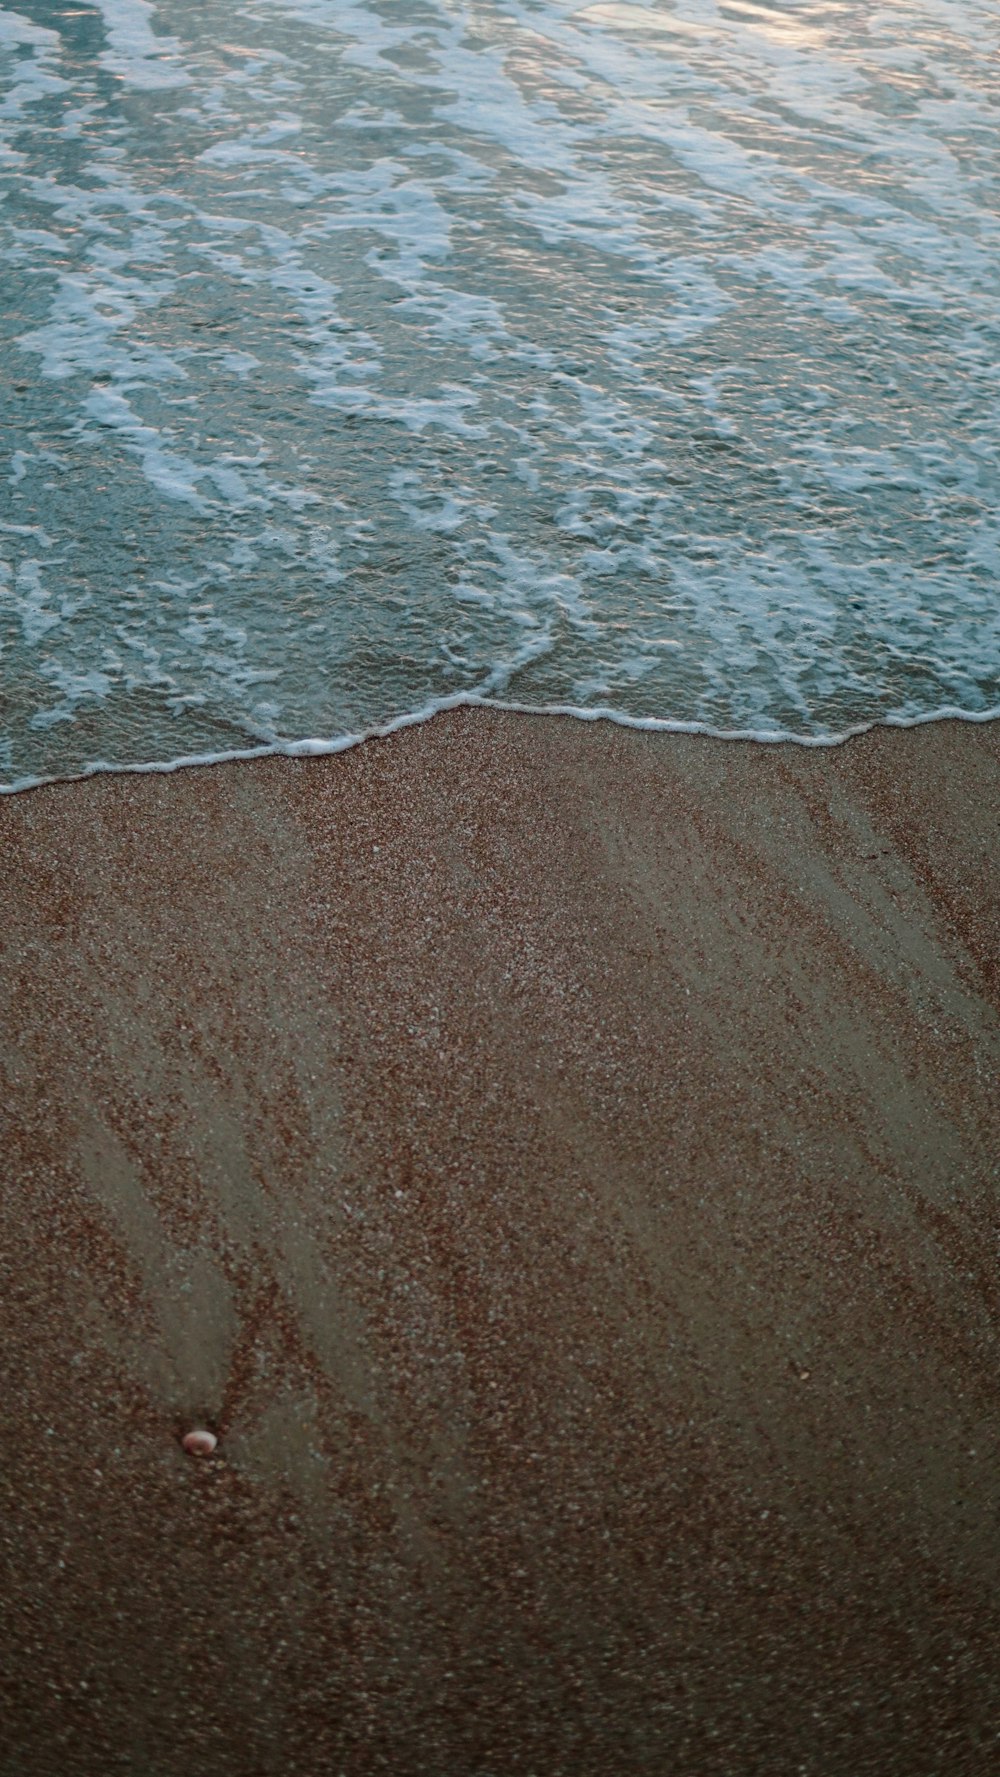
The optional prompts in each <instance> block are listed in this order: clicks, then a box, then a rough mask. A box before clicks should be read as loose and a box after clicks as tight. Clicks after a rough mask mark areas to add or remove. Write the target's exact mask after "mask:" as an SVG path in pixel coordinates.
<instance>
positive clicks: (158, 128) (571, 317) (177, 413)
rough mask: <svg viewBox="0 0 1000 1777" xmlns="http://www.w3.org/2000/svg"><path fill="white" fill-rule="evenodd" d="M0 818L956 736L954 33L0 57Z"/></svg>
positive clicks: (313, 45) (559, 17)
mask: <svg viewBox="0 0 1000 1777" xmlns="http://www.w3.org/2000/svg"><path fill="white" fill-rule="evenodd" d="M0 83H2V84H0V94H2V98H0V191H2V197H3V201H2V204H0V334H2V342H3V359H4V367H5V376H4V386H3V429H2V444H0V490H2V498H0V555H2V558H3V565H2V566H0V782H2V784H3V785H4V786H5V787H8V788H9V787H17V786H19V785H21V784H24V783H28V782H32V781H37V780H38V779H39V778H45V777H48V776H54V775H55V776H58V775H66V774H71V773H75V772H79V771H82V770H86V769H88V768H93V767H95V766H98V765H101V764H117V765H123V764H152V763H154V762H161V763H162V762H168V761H172V760H177V759H184V758H188V757H192V756H205V755H208V756H213V757H214V756H223V755H227V754H231V753H234V752H242V751H247V750H253V749H256V748H259V747H275V746H282V747H290V746H294V745H295V744H296V743H303V742H304V743H306V744H307V747H308V748H312V749H316V748H320V747H326V746H329V745H336V744H341V743H342V742H343V741H344V740H345V739H348V738H350V737H354V736H356V735H358V734H361V733H364V732H369V731H371V730H372V729H373V728H376V727H380V726H385V725H389V724H392V723H395V722H398V721H400V720H402V719H406V718H409V717H412V716H414V715H418V714H422V713H425V712H427V711H429V710H432V709H434V708H437V707H440V706H441V705H442V704H447V703H449V702H452V701H455V700H456V699H459V700H461V699H466V698H473V699H482V700H485V701H490V702H496V703H507V704H513V705H518V706H525V707H529V708H535V709H546V708H570V709H573V710H577V711H579V712H580V713H581V714H593V713H594V712H596V711H601V710H603V711H607V712H610V713H613V714H615V715H617V716H618V717H620V718H622V719H628V720H634V721H642V722H650V723H653V724H664V725H667V726H671V725H676V726H682V727H700V728H707V729H710V730H712V731H716V732H723V733H734V732H738V733H749V734H753V735H757V736H760V737H761V738H773V737H775V736H778V735H793V736H795V737H797V738H800V739H804V740H820V741H822V740H829V739H833V738H836V737H838V736H841V735H843V734H845V733H846V732H848V731H850V730H852V729H853V728H856V727H858V726H863V725H865V724H868V723H870V722H873V721H879V720H882V721H884V720H901V721H911V720H918V719H922V718H925V717H931V716H934V715H939V714H943V713H946V712H956V711H957V712H961V713H964V714H967V715H969V716H978V717H984V716H987V715H989V714H991V713H992V714H996V713H998V706H1000V596H998V587H1000V155H998V151H997V143H998V130H997V125H998V113H997V103H998V100H1000V9H998V8H997V7H996V6H995V5H994V4H992V0H991V3H990V4H989V5H985V4H979V3H977V0H884V3H883V4H882V5H872V4H871V3H870V0H828V3H823V0H818V3H816V4H812V3H810V0H802V3H796V0H784V3H783V4H781V5H779V4H777V3H776V0H759V3H755V4H750V3H749V0H677V3H676V4H673V3H670V0H655V3H653V4H636V3H634V0H628V3H623V4H614V3H611V4H597V5H574V4H567V3H564V0H534V3H521V0H517V3H514V4H507V3H503V0H497V3H495V4H494V3H490V0H472V3H469V4H458V3H457V0H380V3H378V4H374V3H372V4H350V3H344V4H341V3H340V0H246V3H245V4H242V5H240V4H236V3H234V0H158V3H157V4H155V5H154V4H149V3H146V0H92V3H90V4H84V3H83V0H72V4H69V3H67V4H64V5H60V4H58V3H49V0H46V3H43V0H21V3H20V4H19V5H18V6H17V8H16V9H13V8H10V7H4V8H3V9H2V10H0Z"/></svg>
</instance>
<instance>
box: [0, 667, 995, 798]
mask: <svg viewBox="0 0 1000 1777" xmlns="http://www.w3.org/2000/svg"><path fill="white" fill-rule="evenodd" d="M459 709H480V710H504V711H507V712H509V713H511V714H514V715H518V716H570V717H572V718H573V719H574V720H576V721H578V722H613V723H614V724H615V725H616V726H617V727H619V728H638V729H642V730H644V731H646V732H648V733H652V734H702V735H704V736H706V738H707V739H709V740H721V741H743V742H752V743H757V744H759V745H762V746H797V747H840V746H843V745H844V743H845V741H848V740H853V739H854V738H855V737H856V736H857V735H859V734H870V733H871V732H872V730H873V729H875V728H923V727H924V726H925V725H926V724H927V723H929V722H997V721H1000V704H996V705H994V707H993V708H992V709H988V710H964V709H960V708H958V706H957V705H956V706H951V705H945V706H944V707H943V708H942V709H939V710H929V711H926V712H924V713H923V714H921V715H919V716H891V715H890V716H879V717H878V718H876V720H875V721H872V722H858V723H855V724H854V725H852V726H851V727H850V728H845V729H844V731H843V733H841V734H793V733H792V732H791V731H790V730H786V729H782V728H775V729H766V728H761V729H755V728H712V727H711V726H710V725H709V724H708V723H705V722H675V721H671V720H670V719H669V718H668V717H662V716H627V715H624V714H623V713H622V712H621V711H620V710H613V709H604V708H600V709H580V708H578V707H577V706H576V705H575V704H570V703H565V704H560V703H550V704H530V703H509V702H505V701H501V700H500V699H498V698H492V697H477V696H476V694H475V693H474V692H470V691H458V692H456V693H455V695H454V696H453V697H442V698H438V699H435V700H432V701H431V702H430V703H428V704H425V705H424V706H423V708H422V709H419V710H412V711H410V712H409V714H407V715H405V716H397V717H395V719H394V720H393V721H391V722H385V723H382V724H380V725H378V726H376V727H373V728H366V729H364V730H363V731H362V732H361V733H359V734H342V735H339V736H337V738H336V739H334V740H311V739H307V740H289V741H275V742H273V743H268V744H267V745H265V746H259V747H242V748H236V749H234V750H233V751H231V752H225V753H189V754H185V756H184V757H183V758H180V759H156V760H150V761H146V762H143V763H142V764H138V765H132V764H126V765H115V764H112V763H111V762H110V761H109V760H105V759H96V760H94V762H93V763H92V764H90V765H86V766H84V768H83V770H82V771H74V772H69V773H68V774H67V775H66V776H65V777H60V776H58V775H53V776H51V777H24V778H18V780H17V781H16V782H15V783H13V784H0V796H16V795H21V794H22V793H23V792H24V791H26V790H40V789H44V788H45V787H46V785H48V784H66V783H80V782H82V781H83V780H84V779H85V778H91V777H104V776H120V775H122V774H124V773H129V774H131V775H133V776H140V777H149V776H159V777H165V776H167V775H168V774H169V773H170V772H174V771H187V770H190V769H194V768H195V767H199V766H200V767H204V766H207V765H231V764H235V763H237V762H238V761H241V760H248V759H275V758H281V759H325V758H329V757H331V756H332V755H333V754H334V753H346V752H349V751H350V750H351V748H352V747H358V746H361V745H362V744H363V742H365V741H368V740H386V739H387V738H388V737H389V735H391V734H398V733H399V731H400V729H402V728H418V727H420V725H421V724H422V723H424V722H430V721H432V720H433V718H434V717H435V716H440V715H443V714H444V712H445V711H446V710H459Z"/></svg>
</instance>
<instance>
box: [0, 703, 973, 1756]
mask: <svg viewBox="0 0 1000 1777" xmlns="http://www.w3.org/2000/svg"><path fill="white" fill-rule="evenodd" d="M998 808H1000V726H998V725H996V724H967V723H960V722H940V723H934V724H929V725H926V726H920V727H915V728H910V729H888V728H880V729H874V730H870V731H868V733H866V734H864V735H861V736H858V737H856V738H854V739H851V740H849V741H847V742H845V743H843V744H842V745H841V746H838V747H836V748H830V749H814V748H802V747H798V746H795V745H794V744H791V743H785V744H777V743H776V744H773V745H768V746H767V747H762V746H759V745H755V744H754V743H741V742H720V741H715V740H711V739H708V738H705V737H699V736H686V735H664V734H646V733H643V732H641V731H638V730H635V729H629V728H624V727H618V726H613V725H611V724H605V723H594V724H583V723H578V722H574V721H572V720H570V719H565V720H561V719H558V718H554V717H551V716H542V717H537V718H536V717H531V716H527V715H514V714H510V713H501V712H497V711H491V710H488V709H485V708H484V709H460V710H456V711H453V712H450V713H446V714H442V715H439V716H436V717H435V718H433V719H432V720H431V721H430V722H427V723H425V724H422V725H419V726H412V727H408V728H404V729H401V730H399V731H397V732H396V733H394V734H393V735H391V736H390V737H388V738H385V739H377V740H370V741H366V742H364V743H362V744H361V745H360V746H358V747H356V748H353V749H351V750H350V751H346V752H343V753H340V754H338V755H335V756H333V757H329V758H318V759H294V760H292V759H286V758H280V757H279V758H267V759H261V760H258V761H254V762H246V763H240V764H228V765H218V766H212V767H206V768H186V769H185V770H183V771H178V772H175V773H172V774H164V775H160V774H138V773H136V774H121V775H108V776H100V777H93V778H90V779H88V780H85V781H82V782H80V781H78V782H76V783H72V784H57V785H53V786H46V787H42V788H39V789H35V790H32V791H29V792H26V793H25V794H23V795H17V796H9V797H5V798H0V848H2V855H3V858H4V873H3V882H2V886H0V932H2V944H3V951H2V960H0V998H2V1004H0V1032H2V1035H0V1070H2V1086H3V1106H4V1110H3V1125H4V1138H3V1145H2V1152H3V1156H4V1158H3V1161H2V1170H3V1189H2V1193H0V1264H2V1266H3V1272H4V1276H3V1288H2V1298H0V1325H2V1337H3V1342H4V1352H5V1358H6V1368H7V1372H8V1381H7V1385H6V1389H5V1393H6V1395H7V1405H6V1407H5V1414H6V1418H7V1427H8V1429H7V1432H6V1436H5V1444H6V1449H5V1460H4V1465H3V1466H4V1504H3V1514H4V1522H5V1525H6V1527H7V1532H6V1550H5V1556H4V1565H5V1567H6V1569H7V1572H6V1575H5V1583H4V1588H3V1589H4V1590H5V1594H6V1597H7V1600H8V1604H7V1614H8V1628H7V1630H6V1632H5V1641H6V1645H7V1649H8V1652H9V1654H10V1656H11V1658H10V1670H11V1680H10V1682H9V1685H8V1688H7V1692H6V1702H5V1704H4V1705H2V1707H4V1708H5V1709H6V1711H7V1712H8V1714H9V1731H7V1732H6V1735H5V1738H6V1742H7V1745H8V1747H9V1748H10V1750H9V1752H8V1753H6V1754H0V1769H2V1770H3V1771H4V1772H7V1771H9V1772H10V1773H11V1774H12V1777H13V1774H14V1773H17V1777H21V1774H22V1773H24V1772H25V1771H27V1770H30V1771H31V1772H32V1773H33V1774H34V1773H36V1772H37V1773H46V1774H47V1773H48V1772H50V1771H51V1772H53V1773H54V1772H56V1771H59V1772H60V1773H62V1774H69V1777H74V1774H75V1773H81V1777H82V1774H84V1773H87V1772H89V1771H91V1770H93V1769H95V1768H108V1769H112V1770H122V1771H127V1772H133V1771H134V1772H135V1773H136V1774H137V1777H138V1774H140V1773H142V1774H143V1777H146V1774H148V1773H151V1772H156V1773H157V1777H159V1774H160V1773H163V1774H165V1777H169V1774H170V1773H172V1772H174V1771H175V1770H176V1771H178V1772H179V1771H180V1770H181V1769H184V1768H186V1767H187V1766H188V1765H189V1764H190V1762H191V1761H192V1759H194V1758H197V1757H211V1758H212V1760H213V1762H214V1763H215V1764H216V1766H217V1768H219V1769H222V1770H224V1771H226V1772H227V1773H232V1774H233V1777H244V1774H245V1777H255V1774H257V1773H261V1772H266V1773H271V1772H272V1771H273V1772H275V1773H278V1772H281V1773H285V1772H293V1773H294V1772H302V1773H308V1772H313V1771H315V1772H319V1771H324V1772H325V1771H340V1770H344V1771H352V1772H354V1771H356V1772H358V1773H367V1772H369V1771H372V1772H374V1771H383V1770H384V1771H388V1772H394V1773H396V1774H398V1777H409V1774H410V1773H412V1774H413V1777H417V1774H422V1773H425V1772H426V1773H428V1774H430V1773H435V1774H437V1773H440V1772H441V1771H443V1770H448V1771H451V1772H454V1773H455V1774H456V1777H487V1773H491V1774H492V1773H495V1774H496V1777H514V1774H515V1773H517V1774H520V1773H523V1774H524V1777H527V1774H528V1773H530V1772H534V1773H536V1774H537V1777H556V1774H557V1773H560V1772H563V1771H565V1772H566V1773H570V1772H572V1773H573V1774H574V1777H582V1774H587V1773H590V1772H594V1773H597V1772H602V1773H607V1772H612V1773H617V1772H620V1773H622V1777H625V1774H626V1773H629V1774H631V1773H633V1772H650V1773H659V1772H663V1771H667V1770H669V1771H671V1772H677V1773H679V1774H681V1777H683V1774H684V1773H691V1777H711V1774H712V1773H715V1772H718V1773H720V1774H721V1773H723V1772H726V1773H732V1772H736V1773H740V1774H742V1773H743V1772H747V1773H750V1772H756V1771H760V1770H767V1771H768V1772H769V1773H771V1772H774V1773H781V1772H785V1771H787V1772H788V1773H792V1772H796V1773H798V1772H807V1773H816V1777H839V1773H841V1772H843V1773H844V1774H845V1777H846V1774H847V1773H851V1777H854V1773H856V1772H858V1771H861V1770H867V1769H870V1770H872V1771H876V1770H877V1771H878V1772H879V1774H880V1777H894V1774H895V1773H897V1772H898V1773H899V1777H922V1774H923V1773H926V1774H927V1777H931V1773H935V1772H938V1771H940V1770H941V1769H942V1768H945V1767H946V1768H947V1769H948V1770H949V1771H950V1772H952V1773H955V1774H956V1777H962V1773H964V1772H968V1773H970V1774H971V1773H973V1772H974V1771H978V1770H980V1769H983V1768H984V1763H983V1761H984V1759H985V1758H987V1757H991V1756H993V1750H995V1743H994V1742H993V1741H992V1740H991V1738H990V1736H991V1735H992V1734H993V1733H994V1723H995V1719H996V1714H997V1709H998V1706H1000V1679H998V1677H997V1672H998V1671H1000V1612H998V1609H997V1606H996V1603H995V1596H996V1583H997V1579H998V1578H1000V1574H998V1571H997V1570H998V1567H1000V1558H998V1551H997V1545H996V1535H995V1483H994V1482H993V1479H992V1477H994V1476H995V1475H996V1473H997V1472H998V1462H1000V1412H998V1410H997V1406H996V1390H995V1376H996V1366H997V1359H998V1356H1000V1353H998V1349H997V1346H998V1337H997V1335H998V1322H1000V1291H998V1288H997V1284H996V1273H995V1260H994V1258H993V1255H994V1254H995V1250H996V1244H995V1243H996V1236H997V1231H998V1230H997V1224H998V1216H997V1204H996V1184H997V1166H996V1153H997V1149H998V1142H997V1134H998V1130H1000V1115H998V1110H1000V1106H998V1094H997V1084H996V1083H997V1079H998V1069H997V1059H998V1055H1000V1043H998V1034H1000V980H998V968H997V955H998V948H997V937H998V929H1000V926H998V919H997V890H996V840H997V834H996V826H997V815H996V810H997V809H998ZM196 1425H204V1426H205V1427H206V1428H208V1429H211V1430H212V1431H213V1432H214V1433H215V1434H216V1435H217V1436H218V1438H219V1444H218V1449H217V1452H216V1454H215V1455H213V1456H212V1457H210V1458H209V1459H207V1460H199V1459H192V1458H190V1457H187V1456H185V1455H184V1454H183V1452H182V1450H181V1448H180V1440H181V1438H182V1437H183V1435H184V1433H185V1432H186V1431H188V1430H190V1429H191V1428H192V1427H193V1426H196ZM991 1748H992V1749H993V1750H991ZM5 1759H6V1760H7V1761H8V1762H6V1763H5V1762H4V1760H5Z"/></svg>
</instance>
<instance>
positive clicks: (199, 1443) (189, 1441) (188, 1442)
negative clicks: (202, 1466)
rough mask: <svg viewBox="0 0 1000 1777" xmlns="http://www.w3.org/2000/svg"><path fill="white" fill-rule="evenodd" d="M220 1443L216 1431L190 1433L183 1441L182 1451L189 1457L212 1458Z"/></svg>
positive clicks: (187, 1433)
mask: <svg viewBox="0 0 1000 1777" xmlns="http://www.w3.org/2000/svg"><path fill="white" fill-rule="evenodd" d="M218 1442H219V1440H218V1438H217V1437H216V1435H215V1433H214V1431H200V1430H199V1431H189V1432H185V1434H184V1436H183V1438H182V1439H181V1449H182V1450H183V1451H184V1453H185V1455H187V1456H211V1454H212V1451H213V1450H214V1449H215V1446H216V1444H217V1443H218Z"/></svg>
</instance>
